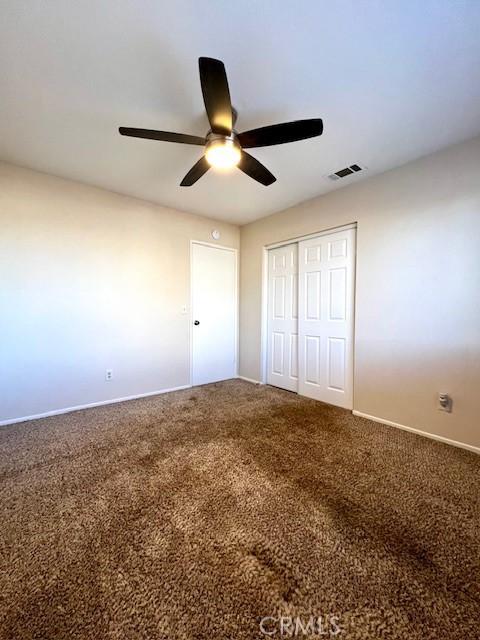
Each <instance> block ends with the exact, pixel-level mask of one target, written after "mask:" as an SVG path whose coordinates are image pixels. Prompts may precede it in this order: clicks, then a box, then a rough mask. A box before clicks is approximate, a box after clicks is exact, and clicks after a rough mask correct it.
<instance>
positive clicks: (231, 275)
mask: <svg viewBox="0 0 480 640" xmlns="http://www.w3.org/2000/svg"><path fill="white" fill-rule="evenodd" d="M236 282H237V273H236V254H235V251H233V250H232V249H222V248H220V247H212V246H207V245H203V244H196V243H193V244H192V323H193V324H192V384H193V385H199V384H207V383H209V382H218V381H219V380H228V379H229V378H235V377H236V355H237V345H236V335H237V300H236V297H237V286H236Z"/></svg>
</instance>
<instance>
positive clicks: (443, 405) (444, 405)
mask: <svg viewBox="0 0 480 640" xmlns="http://www.w3.org/2000/svg"><path fill="white" fill-rule="evenodd" d="M438 410H439V411H446V412H447V413H451V412H452V399H451V397H450V396H449V395H448V393H439V394H438Z"/></svg>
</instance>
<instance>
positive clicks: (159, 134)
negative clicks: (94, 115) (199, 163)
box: [118, 127, 205, 147]
mask: <svg viewBox="0 0 480 640" xmlns="http://www.w3.org/2000/svg"><path fill="white" fill-rule="evenodd" d="M118 131H119V133H120V134H121V135H122V136H131V137H132V138H147V139H148V140H162V141H163V142H180V143H181V144H197V145H199V146H201V147H203V145H204V144H205V138H201V137H200V136H189V135H187V134H185V133H171V132H170V131H155V129H132V128H131V127H120V128H119V130H118Z"/></svg>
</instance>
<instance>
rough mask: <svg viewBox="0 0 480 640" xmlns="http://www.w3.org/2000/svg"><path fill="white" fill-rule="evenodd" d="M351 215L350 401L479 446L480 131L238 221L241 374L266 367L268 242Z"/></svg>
mask: <svg viewBox="0 0 480 640" xmlns="http://www.w3.org/2000/svg"><path fill="white" fill-rule="evenodd" d="M350 222H357V223H358V236H357V288H356V329H355V394H354V408H355V409H356V410H357V411H361V412H364V413H367V414H370V415H373V416H376V417H378V418H383V419H387V420H390V421H393V422H397V423H400V424H403V425H407V426H410V427H412V428H416V429H420V430H422V431H427V432H429V433H432V434H436V435H439V436H442V437H446V438H450V439H452V440H456V441H459V442H463V443H466V444H470V445H474V446H480V138H476V139H474V140H471V141H469V142H466V143H463V144H460V145H456V146H454V147H451V148H449V149H447V150H444V151H441V152H439V153H436V154H434V155H431V156H428V157H425V158H422V159H420V160H418V161H416V162H412V163H410V164H408V165H405V166H403V167H400V168H398V169H394V170H392V171H389V172H387V173H384V174H383V175H380V176H378V177H375V178H371V179H369V180H365V181H363V182H360V183H358V184H356V185H351V186H349V187H346V188H343V189H340V190H338V191H335V192H331V193H329V194H327V195H325V196H321V197H319V198H316V199H314V200H311V201H309V202H306V203H303V204H301V205H298V206H295V207H292V208H291V209H287V210H285V211H282V212H280V213H277V214H274V215H272V216H269V217H268V218H263V219H261V220H259V221H257V222H254V223H251V224H248V225H246V226H244V227H242V229H241V247H242V248H241V281H240V296H241V298H240V374H241V375H243V376H246V377H248V378H253V379H257V380H258V379H260V376H261V362H260V339H261V284H262V248H263V246H264V245H266V244H269V243H273V242H279V241H283V240H286V239H289V238H294V237H297V236H300V235H302V234H309V233H313V232H315V231H321V230H323V229H328V228H332V227H336V226H339V225H344V224H346V223H350ZM438 391H446V392H449V393H450V394H451V395H452V396H453V400H454V406H453V413H452V414H446V413H441V412H439V411H438V410H437V408H436V395H437V392H438Z"/></svg>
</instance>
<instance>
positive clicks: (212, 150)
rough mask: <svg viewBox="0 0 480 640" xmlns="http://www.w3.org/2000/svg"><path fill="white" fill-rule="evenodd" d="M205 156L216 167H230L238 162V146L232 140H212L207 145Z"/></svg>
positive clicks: (239, 153) (239, 155) (239, 154)
mask: <svg viewBox="0 0 480 640" xmlns="http://www.w3.org/2000/svg"><path fill="white" fill-rule="evenodd" d="M205 157H206V159H207V162H208V164H210V165H211V166H212V167H215V168H216V169H230V168H231V167H234V166H235V165H237V164H238V163H239V162H240V157H241V152H240V147H239V146H238V144H236V143H235V142H234V141H233V140H228V139H226V140H225V139H224V140H214V141H213V142H211V143H210V144H209V145H208V146H207V148H206V150H205Z"/></svg>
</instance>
